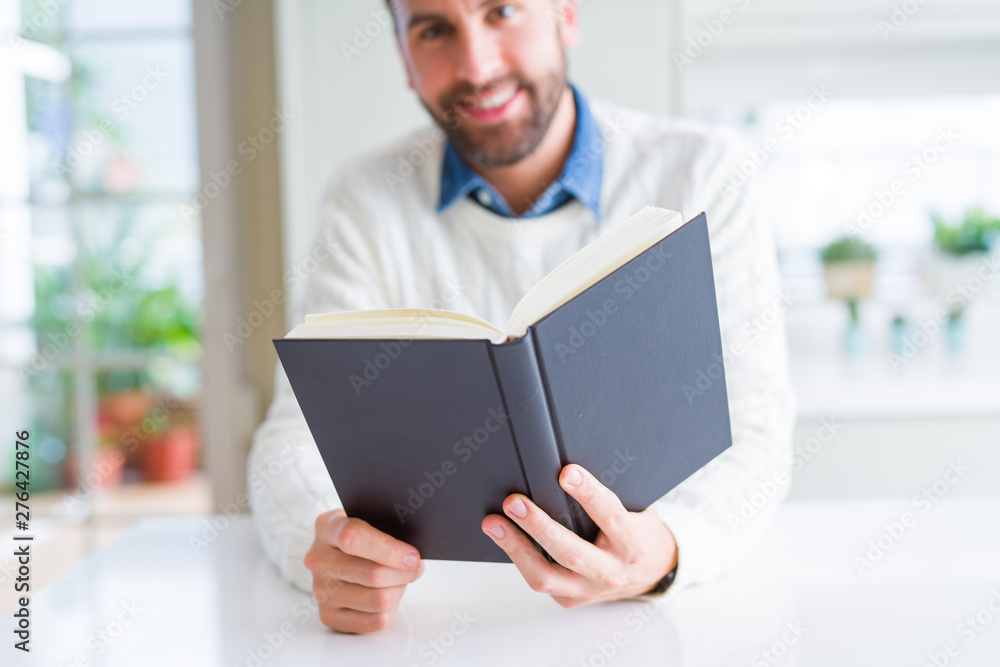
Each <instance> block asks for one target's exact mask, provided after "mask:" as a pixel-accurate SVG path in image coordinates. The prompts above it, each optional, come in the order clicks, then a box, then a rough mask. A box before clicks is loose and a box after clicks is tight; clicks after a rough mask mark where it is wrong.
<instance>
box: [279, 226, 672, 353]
mask: <svg viewBox="0 0 1000 667" xmlns="http://www.w3.org/2000/svg"><path fill="white" fill-rule="evenodd" d="M682 224H683V219H682V218H681V214H680V213H677V212H675V211H668V210H666V209H662V208H655V207H653V206H647V207H646V208H644V209H642V210H641V211H639V212H638V213H636V214H635V215H633V216H632V217H631V218H629V219H628V220H626V221H625V222H623V223H622V224H620V225H618V226H617V227H615V228H614V229H612V230H611V231H610V232H608V233H607V234H605V235H603V236H601V237H600V238H599V239H597V240H596V241H594V242H593V243H590V244H589V245H587V246H586V247H585V248H583V249H581V250H580V251H579V252H578V253H576V254H575V255H573V256H572V257H570V258H569V259H567V260H566V261H565V262H563V263H562V264H560V265H559V266H557V267H556V268H555V269H553V270H552V271H551V272H550V273H549V274H548V275H547V276H545V277H544V278H542V279H541V280H540V281H539V282H538V283H537V284H536V285H535V286H534V287H532V288H531V289H530V290H528V292H527V293H526V294H525V295H524V296H523V297H522V298H521V300H520V301H519V302H518V303H517V305H516V306H515V307H514V311H513V312H512V313H511V315H510V320H509V321H508V322H507V331H506V332H504V331H501V330H500V329H498V328H496V327H495V326H494V325H492V324H490V323H489V322H487V321H485V320H482V319H479V318H477V317H472V316H471V315H463V314H462V313H456V312H452V311H448V310H436V309H412V308H393V309H387V310H364V311H345V312H340V313H321V314H315V315H306V321H305V323H303V324H300V325H298V326H296V327H295V328H294V329H292V331H291V333H289V334H288V336H287V338H443V339H455V338H471V339H481V338H487V339H489V340H491V341H492V342H494V343H502V342H504V341H505V340H507V339H508V338H518V337H520V336H523V335H524V334H526V333H527V332H528V327H529V326H530V325H532V324H534V323H535V322H537V321H538V320H540V319H542V318H543V317H545V316H546V315H548V314H549V313H551V312H552V311H553V310H555V309H556V308H558V307H560V306H562V305H563V304H565V303H566V302H567V301H569V300H570V299H572V298H573V297H575V296H577V295H578V294H580V293H582V292H584V291H585V290H587V289H588V288H589V287H591V286H592V285H594V284H595V283H596V282H598V281H599V280H601V279H602V278H604V277H605V276H607V275H608V274H610V273H612V272H613V271H615V270H616V269H618V268H619V267H621V266H622V265H623V264H625V263H626V262H628V261H629V260H631V259H634V258H635V257H637V256H638V255H640V254H641V253H643V252H644V251H645V250H647V249H649V248H650V247H651V246H653V245H655V244H656V243H657V242H659V241H660V240H662V239H663V238H665V237H666V236H668V235H669V234H670V233H671V232H673V231H674V230H676V229H677V228H678V227H680V226H681V225H682Z"/></svg>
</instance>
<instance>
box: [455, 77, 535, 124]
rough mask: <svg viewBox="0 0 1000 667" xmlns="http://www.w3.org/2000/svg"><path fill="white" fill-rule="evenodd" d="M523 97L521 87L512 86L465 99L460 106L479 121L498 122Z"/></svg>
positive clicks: (494, 89) (460, 101)
mask: <svg viewBox="0 0 1000 667" xmlns="http://www.w3.org/2000/svg"><path fill="white" fill-rule="evenodd" d="M522 95H523V90H522V89H521V87H520V86H517V85H514V84H511V85H507V86H503V87H500V88H493V89H491V90H489V91H486V92H483V93H480V94H478V95H469V96H467V97H464V98H462V99H461V100H459V102H458V106H459V107H461V109H462V110H463V111H465V112H466V113H467V114H468V115H470V116H472V117H473V118H474V119H475V120H477V121H480V122H490V121H496V120H500V119H502V118H503V117H504V116H505V115H506V113H507V111H508V110H509V109H510V108H511V106H513V104H514V103H515V102H516V101H517V100H518V99H520V98H521V96H522Z"/></svg>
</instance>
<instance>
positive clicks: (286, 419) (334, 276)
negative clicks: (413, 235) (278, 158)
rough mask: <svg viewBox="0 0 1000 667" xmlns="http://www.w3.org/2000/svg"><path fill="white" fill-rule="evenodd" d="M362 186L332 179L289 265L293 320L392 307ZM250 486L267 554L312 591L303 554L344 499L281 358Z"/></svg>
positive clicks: (250, 465) (256, 443)
mask: <svg viewBox="0 0 1000 667" xmlns="http://www.w3.org/2000/svg"><path fill="white" fill-rule="evenodd" d="M357 189H358V184H356V183H353V184H352V183H351V179H350V178H346V177H345V178H334V179H333V180H332V181H331V184H330V186H329V187H328V188H327V191H326V194H325V196H324V198H323V202H322V204H321V210H320V220H319V225H318V228H317V234H316V237H315V239H314V242H313V244H312V246H311V247H310V252H309V254H307V255H305V256H304V257H303V258H302V259H301V261H299V262H298V263H297V264H296V265H295V266H293V267H292V269H291V270H290V271H289V272H288V273H286V276H285V278H286V280H285V282H286V287H291V286H294V284H293V281H295V280H302V279H303V276H305V278H304V279H305V280H306V287H305V294H304V299H303V300H302V301H301V302H299V303H298V304H297V307H296V308H295V311H296V312H295V313H294V314H293V318H294V319H293V323H298V322H300V321H302V319H303V318H304V316H305V314H306V313H314V312H334V311H344V310H367V309H375V308H387V307H389V305H388V303H387V299H386V297H385V295H386V294H387V293H388V291H389V290H387V289H386V288H385V285H384V284H383V283H382V282H381V280H380V278H379V276H380V275H383V274H380V273H379V269H378V267H379V261H378V260H379V258H378V254H377V252H376V251H375V249H374V248H373V247H372V246H371V241H370V239H371V237H370V236H369V235H368V234H364V233H361V232H362V230H363V229H364V226H365V225H372V224H375V221H374V220H373V219H372V218H373V217H374V216H372V215H370V214H368V213H365V212H364V209H363V208H362V207H361V206H360V205H359V204H358V202H357V201H356V199H355V194H354V193H355V192H356V191H357ZM247 489H248V496H249V499H250V507H251V512H252V514H253V519H254V523H255V525H256V528H257V532H258V534H259V536H260V540H261V544H262V545H263V548H264V551H265V553H266V554H267V556H268V558H269V559H270V560H271V561H272V562H273V563H274V564H275V565H276V566H277V568H278V569H279V570H280V572H281V574H282V575H283V576H284V577H285V578H286V579H287V580H288V581H290V582H291V583H293V584H294V585H296V586H298V587H299V588H301V589H303V590H306V591H310V590H311V589H312V574H311V573H310V572H309V570H307V569H306V567H305V564H304V563H303V558H304V557H305V554H306V551H308V550H309V547H310V546H311V545H312V543H313V540H314V539H315V529H314V522H315V520H316V517H317V516H318V515H319V514H322V513H323V512H327V511H329V510H332V509H337V508H338V507H341V506H342V505H341V502H340V499H339V498H338V497H337V493H336V491H335V490H334V487H333V483H332V482H331V481H330V477H329V475H328V474H327V470H326V466H325V465H324V463H323V460H322V457H321V456H320V453H319V450H318V449H317V448H316V443H315V441H314V440H313V437H312V435H311V433H310V431H309V428H308V426H307V425H306V421H305V417H304V416H303V415H302V410H301V408H300V407H299V404H298V402H297V401H296V400H295V396H294V394H293V393H292V389H291V386H290V385H289V383H288V379H287V377H286V376H285V372H284V370H283V369H282V368H281V364H280V363H279V364H277V367H276V368H275V390H274V399H273V401H272V403H271V406H270V408H269V409H268V412H267V416H266V418H265V420H264V422H263V423H262V424H261V425H260V426H259V427H258V428H257V430H256V432H255V433H254V436H253V444H252V447H251V450H250V456H249V458H248V461H247Z"/></svg>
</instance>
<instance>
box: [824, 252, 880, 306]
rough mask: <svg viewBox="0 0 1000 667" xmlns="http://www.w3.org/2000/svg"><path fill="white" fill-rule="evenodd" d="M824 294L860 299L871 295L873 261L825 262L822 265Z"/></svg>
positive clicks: (851, 299) (873, 280)
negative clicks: (824, 281) (824, 282)
mask: <svg viewBox="0 0 1000 667" xmlns="http://www.w3.org/2000/svg"><path fill="white" fill-rule="evenodd" d="M823 276H824V278H826V295H827V296H828V297H829V298H831V299H841V300H844V301H860V300H861V299H867V298H868V297H870V296H871V295H872V284H873V283H874V282H875V262H871V261H868V260H851V261H846V262H827V263H825V264H824V265H823Z"/></svg>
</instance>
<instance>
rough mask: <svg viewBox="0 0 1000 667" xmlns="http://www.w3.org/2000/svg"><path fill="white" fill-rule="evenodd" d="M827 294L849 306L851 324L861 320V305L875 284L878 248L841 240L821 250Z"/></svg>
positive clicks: (856, 240) (851, 239) (855, 240)
mask: <svg viewBox="0 0 1000 667" xmlns="http://www.w3.org/2000/svg"><path fill="white" fill-rule="evenodd" d="M820 259H822V260H823V277H824V278H825V280H826V294H827V296H828V297H829V298H831V299H840V300H843V301H844V302H846V303H847V308H848V311H849V313H850V316H851V322H852V323H854V324H856V323H857V322H858V320H859V315H858V302H859V301H861V300H862V299H867V298H869V297H870V296H871V294H872V284H873V283H874V282H875V261H876V259H878V252H877V251H876V250H875V247H874V246H873V245H871V244H870V243H867V242H865V241H863V240H861V239H860V238H858V237H856V236H841V237H839V238H837V239H834V240H833V241H831V242H830V243H828V244H827V245H826V246H824V247H823V248H822V249H820Z"/></svg>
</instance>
